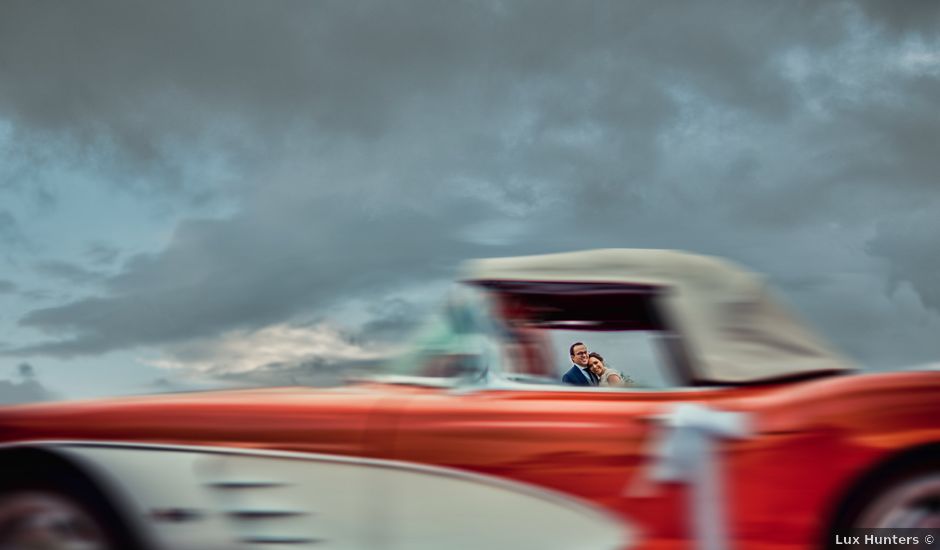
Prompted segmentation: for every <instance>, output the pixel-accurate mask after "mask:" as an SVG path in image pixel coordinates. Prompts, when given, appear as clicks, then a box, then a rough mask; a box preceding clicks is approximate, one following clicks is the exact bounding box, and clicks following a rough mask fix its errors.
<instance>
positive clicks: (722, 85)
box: [0, 1, 940, 364]
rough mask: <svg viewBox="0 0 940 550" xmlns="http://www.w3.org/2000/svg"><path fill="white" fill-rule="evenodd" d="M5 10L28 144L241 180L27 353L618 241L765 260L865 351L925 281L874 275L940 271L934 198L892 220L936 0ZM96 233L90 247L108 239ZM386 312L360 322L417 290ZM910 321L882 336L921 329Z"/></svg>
mask: <svg viewBox="0 0 940 550" xmlns="http://www.w3.org/2000/svg"><path fill="white" fill-rule="evenodd" d="M2 10H3V11H2V12H0V79H2V80H3V81H4V82H5V83H8V84H9V85H8V86H5V87H4V89H3V90H2V91H0V117H3V118H6V119H7V120H9V121H10V123H11V124H12V125H13V132H14V134H15V136H16V138H17V143H18V144H19V145H18V146H17V147H19V148H22V149H23V151H20V150H19V149H16V150H14V151H13V154H14V155H19V154H21V153H22V154H32V155H34V156H35V155H38V156H36V157H35V159H34V160H35V162H33V163H32V164H36V165H43V164H45V165H56V166H58V165H57V164H55V163H63V162H64V163H65V164H66V165H67V166H68V167H70V168H74V169H75V170H86V171H92V172H95V173H96V174H98V175H100V176H101V177H102V178H104V179H108V180H110V181H111V182H112V183H115V184H118V185H122V186H124V187H128V188H132V189H136V190H138V191H141V192H144V193H151V192H155V193H161V194H171V195H172V194H180V195H182V196H185V197H187V198H188V200H194V201H199V200H210V197H213V196H223V197H226V199H228V200H231V201H232V202H233V203H234V204H236V205H237V207H238V208H237V209H235V210H236V212H235V213H234V214H231V215H229V216H227V217H224V218H219V219H213V220H188V221H185V222H183V223H181V224H180V225H179V226H178V227H176V230H175V232H174V233H173V237H172V239H171V240H170V242H169V243H168V244H167V246H166V247H165V248H164V249H163V250H160V251H157V252H156V253H153V254H148V255H139V256H136V257H131V258H126V259H125V261H124V263H123V265H121V266H119V267H120V271H119V272H118V273H117V274H116V275H113V276H109V277H107V278H105V279H104V280H103V282H102V286H101V287H100V289H99V290H98V291H97V293H96V294H93V295H88V296H85V297H82V298H80V299H76V300H74V301H71V302H70V303H67V304H65V305H59V306H56V307H47V308H41V309H36V310H34V311H32V312H30V313H28V314H27V315H25V316H24V317H23V318H22V319H21V324H22V325H23V326H24V327H30V328H35V329H38V330H39V331H41V332H42V333H43V334H44V335H45V339H43V340H40V341H38V342H35V343H33V344H30V345H23V346H20V348H19V353H47V354H54V355H60V356H69V355H75V354H90V353H100V352H104V351H108V350H115V349H121V348H127V347H134V346H142V345H154V346H159V345H164V344H168V343H175V342H181V341H186V340H190V339H193V338H211V337H213V336H215V335H218V334H220V333H222V332H224V331H228V330H232V329H236V328H249V329H250V328H257V327H263V326H266V325H270V324H272V323H279V322H284V321H285V320H289V319H292V318H294V317H298V316H299V317H309V316H311V315H319V316H321V317H328V316H329V314H330V311H331V309H332V308H335V307H337V306H338V305H341V304H342V303H343V302H344V301H346V300H350V299H353V298H360V299H361V298H362V297H369V298H373V299H378V297H381V296H386V295H388V293H394V292H395V291H396V290H398V289H401V288H406V287H410V288H412V289H414V288H421V287H422V286H424V285H426V284H428V282H429V281H431V282H433V281H435V280H440V279H445V278H447V277H449V276H450V274H451V273H452V271H453V268H454V265H455V263H456V262H457V261H459V260H461V259H464V258H467V257H471V256H479V255H508V254H514V253H538V252H549V251H557V250H566V249H573V248H594V247H604V246H648V247H677V248H686V249H691V250H695V251H700V252H706V253H714V254H721V255H725V256H729V257H731V258H734V259H737V260H740V261H741V262H742V263H745V264H748V265H752V266H754V267H755V268H757V269H760V270H762V271H766V272H768V273H769V274H770V275H771V276H772V278H773V279H774V280H777V281H780V282H782V283H783V285H784V291H785V292H786V293H787V295H788V297H790V298H791V299H792V300H793V301H794V302H795V303H797V304H799V305H801V306H804V307H806V308H807V311H809V312H810V314H811V316H812V317H813V319H814V320H816V321H823V322H825V324H826V325H827V326H828V327H832V328H827V329H826V330H827V331H828V332H829V333H830V334H831V335H832V336H833V337H834V339H835V340H837V341H838V342H839V343H841V344H843V345H846V346H848V347H849V348H851V351H853V352H856V353H857V354H858V355H859V356H861V357H863V358H871V357H873V356H874V355H873V354H875V352H874V351H872V347H871V345H870V344H869V343H871V342H876V341H879V340H878V338H877V335H878V333H879V328H878V327H879V326H881V324H882V323H896V324H897V323H900V324H901V325H904V322H905V321H904V319H905V318H906V317H905V316H909V315H912V314H914V313H915V312H916V311H917V310H916V308H914V306H913V305H912V304H910V303H908V302H907V301H905V300H906V298H905V296H903V295H901V294H897V293H896V294H894V295H891V294H890V293H887V292H884V291H883V290H882V288H881V287H880V286H879V284H880V283H884V284H883V285H882V286H883V287H884V288H887V281H888V278H889V277H892V278H893V279H894V280H898V281H901V280H903V281H908V282H910V283H911V284H912V286H913V288H915V289H916V291H917V293H918V295H919V296H920V297H921V299H922V300H923V303H924V304H925V305H927V306H929V307H934V304H935V303H936V300H937V297H936V296H935V291H932V290H931V286H930V280H931V279H930V277H931V276H932V275H933V274H935V273H936V270H935V267H936V266H933V265H932V264H930V263H929V260H927V259H924V258H923V256H924V255H925V254H927V252H926V251H927V250H928V248H927V247H928V246H929V244H930V243H929V242H927V241H929V239H928V238H927V237H925V236H923V235H926V234H927V233H922V234H921V235H920V236H919V237H918V236H916V235H915V233H916V232H917V231H919V230H921V229H920V228H922V227H929V224H930V222H929V220H928V219H927V218H928V215H927V214H924V215H923V217H922V219H920V221H919V222H918V223H917V224H912V223H907V222H904V221H903V220H904V219H905V215H906V213H908V212H909V211H911V208H912V206H916V205H924V204H933V203H932V202H931V201H932V200H935V199H936V186H935V174H936V173H940V166H938V164H937V162H938V161H937V156H936V155H935V154H934V151H933V149H934V148H935V147H933V146H934V144H935V143H937V141H938V137H940V135H938V134H940V131H938V128H940V119H938V117H940V115H938V114H937V112H936V109H935V106H934V103H935V100H934V98H935V97H937V95H938V93H940V89H938V82H940V80H938V79H940V61H938V60H937V59H936V57H933V58H932V57H930V53H931V52H934V55H935V52H936V51H937V46H938V34H937V33H938V30H937V29H940V25H935V24H934V23H935V22H936V19H937V10H936V8H935V4H934V3H923V4H917V5H916V6H915V7H913V8H911V11H912V12H916V13H917V17H916V18H915V17H912V16H909V15H908V13H909V12H908V10H907V9H906V8H905V9H901V8H898V7H897V6H895V5H893V4H888V3H870V2H829V3H790V4H780V5H774V6H768V5H765V4H756V3H752V2H726V3H720V4H715V3H708V4H705V3H701V4H681V5H680V4H662V3H620V2H610V3H607V2H597V3H594V4H593V5H592V9H584V7H583V6H575V5H573V4H570V3H563V2H557V3H546V2H534V1H533V2H511V3H502V2H484V3H435V2H426V3H421V2H417V3H414V4H401V3H395V4H381V3H375V4H373V3H363V4H358V5H357V6H356V8H355V9H350V7H349V5H348V3H344V2H321V3H316V4H309V3H299V2H298V3H283V4H279V5H277V6H275V7H272V6H270V5H264V6H262V5H260V4H258V3H255V2H228V3H226V4H225V6H224V9H220V8H219V6H218V5H212V4H210V3H199V4H198V5H195V6H193V5H189V4H186V5H185V9H184V8H181V7H180V6H174V5H172V3H171V4H167V3H159V4H141V5H128V4H105V3H96V2H91V3H82V4H76V5H65V6H49V5H44V4H36V3H25V2H24V3H7V4H6V5H5V6H4V8H2ZM918 44H920V46H918V47H920V49H919V50H918V49H917V47H915V46H917V45H918ZM911 48H914V49H913V50H911ZM24 52H28V55H26V54H25V53H24ZM912 53H913V54H914V55H913V57H912V56H911V55H910V54H912ZM37 66H40V67H43V70H41V71H37V70H34V68H35V67H37ZM39 145H42V146H41V147H40V146H39ZM27 149H30V150H34V149H35V150H40V151H44V152H43V153H31V152H30V151H26V150H27ZM63 159H64V160H63ZM10 218H11V219H12V216H10ZM0 230H2V218H0ZM933 234H935V232H934V233H933ZM912 235H915V236H914V238H913V240H914V241H916V243H918V244H917V245H916V246H915V245H914V244H911V239H908V237H910V236H912ZM924 239H927V241H924ZM88 252H89V254H88V256H87V258H88V259H89V260H91V261H93V262H95V265H99V266H104V265H112V266H113V265H115V264H114V263H113V262H115V261H116V259H117V256H118V253H117V252H116V251H114V250H113V249H109V248H108V247H107V246H106V245H105V246H102V247H99V248H96V249H94V250H93V249H89V251H88ZM882 261H885V262H887V263H888V264H889V265H890V266H891V267H890V268H889V269H885V270H882V267H883V264H882V263H881V262H882ZM60 267H61V266H60ZM889 271H890V273H889ZM858 274H864V275H865V277H862V280H863V281H864V282H863V283H857V284H855V285H850V287H849V288H851V289H852V291H853V293H848V294H846V293H840V292H836V291H835V288H837V285H834V282H843V281H844V280H845V279H846V278H848V279H850V280H853V281H855V280H856V279H854V278H853V277H854V276H856V275H858ZM59 275H60V276H64V275H65V274H64V272H63V271H62V270H59ZM72 275H74V277H73V278H72V280H71V283H73V284H77V283H80V282H81V281H79V279H80V278H81V273H74V272H73V273H72ZM873 289H875V290H876V291H878V292H882V295H879V296H878V299H872V298H871V297H870V293H871V292H872V290H873ZM825 292H829V293H830V294H825ZM846 302H850V303H853V304H856V305H855V306H853V307H848V306H846V305H845V304H846ZM858 304H863V305H858ZM853 308H854V309H853ZM860 312H861V313H863V314H864V315H862V316H861V318H863V319H862V320H858V319H859V318H860V317H859V316H860V315H861V313H860ZM372 313H373V314H374V315H375V316H376V318H375V320H374V321H373V322H372V323H370V324H367V326H366V327H365V329H366V330H365V332H364V335H363V336H362V338H370V337H374V338H393V337H394V336H393V335H394V334H395V333H398V332H400V331H402V330H404V329H405V328H406V327H407V325H408V324H409V323H411V322H412V321H411V319H412V318H413V317H414V316H417V314H418V312H417V311H412V307H411V306H409V305H407V304H405V303H397V302H389V303H387V304H386V305H385V306H382V307H380V308H379V310H377V311H373V312H372ZM920 313H924V312H920ZM926 313H927V315H928V316H929V317H928V319H933V317H932V315H933V313H932V312H926ZM853 316H854V317H853ZM853 321H854V322H853ZM908 322H910V321H908ZM928 322H932V321H928ZM915 332H916V331H911V332H910V334H914V333H915ZM368 334H371V335H374V336H368ZM893 340H894V341H889V342H887V343H886V344H885V346H884V347H882V348H881V349H882V350H883V351H881V352H878V353H880V355H878V356H877V357H875V359H876V360H877V361H879V362H881V363H884V364H888V363H891V362H892V361H900V360H901V359H907V358H910V356H909V355H906V353H907V352H906V350H908V349H910V345H909V344H910V342H909V341H908V340H907V339H893ZM902 340H903V341H902ZM895 342H896V343H895ZM931 352H938V353H940V350H938V349H937V348H936V346H934V347H932V348H931V347H930V346H927V347H925V348H923V349H921V350H920V351H919V352H918V353H919V354H920V355H929V353H931ZM920 355H919V356H920Z"/></svg>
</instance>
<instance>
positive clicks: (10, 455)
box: [0, 442, 154, 550]
mask: <svg viewBox="0 0 940 550" xmlns="http://www.w3.org/2000/svg"><path fill="white" fill-rule="evenodd" d="M95 469H96V468H95V465H94V464H91V463H90V462H86V461H83V460H81V459H79V458H77V457H74V456H69V455H67V454H66V453H62V452H59V451H58V450H57V449H56V448H55V447H54V446H48V445H43V444H42V443H41V442H40V443H35V444H30V443H26V444H16V445H11V446H3V447H0V493H2V492H3V491H5V490H8V489H15V488H23V487H30V486H31V485H33V484H35V485H38V486H46V487H49V488H52V489H61V490H62V492H65V493H67V494H70V495H71V496H73V497H76V498H78V499H79V500H80V501H82V503H83V504H85V505H87V506H89V507H91V508H92V509H93V510H94V511H95V513H96V515H98V517H100V518H103V519H104V520H105V521H106V522H107V525H108V527H109V528H110V529H111V531H112V536H114V537H115V540H116V541H117V543H118V545H119V547H120V548H128V549H133V550H154V546H153V545H152V544H151V543H150V542H148V541H149V537H146V536H145V535H144V534H143V530H142V529H141V527H142V524H141V522H140V520H139V518H136V517H134V516H133V514H130V513H129V511H130V510H131V506H130V505H129V503H128V501H127V499H126V497H125V496H124V495H123V494H121V492H120V491H119V490H118V488H117V487H115V486H114V485H113V483H111V482H109V481H108V480H107V479H106V476H104V475H101V474H100V473H98V472H96V471H95ZM63 480H64V481H65V485H67V487H61V486H56V483H55V482H58V483H59V484H62V482H63Z"/></svg>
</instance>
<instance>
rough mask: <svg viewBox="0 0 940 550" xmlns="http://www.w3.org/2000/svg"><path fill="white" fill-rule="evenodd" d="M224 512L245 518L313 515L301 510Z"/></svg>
mask: <svg viewBox="0 0 940 550" xmlns="http://www.w3.org/2000/svg"><path fill="white" fill-rule="evenodd" d="M223 513H224V514H225V515H226V516H228V517H230V518H233V519H244V520H253V519H277V518H294V517H301V516H311V515H313V514H311V513H310V512H304V511H301V510H229V511H227V512H223Z"/></svg>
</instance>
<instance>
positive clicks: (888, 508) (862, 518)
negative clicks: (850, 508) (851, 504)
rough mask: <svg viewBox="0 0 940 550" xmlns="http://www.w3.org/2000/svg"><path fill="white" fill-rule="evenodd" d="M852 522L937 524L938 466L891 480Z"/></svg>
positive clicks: (939, 511)
mask: <svg viewBox="0 0 940 550" xmlns="http://www.w3.org/2000/svg"><path fill="white" fill-rule="evenodd" d="M855 526H856V527H861V528H914V527H919V528H930V527H940V469H935V470H932V471H924V472H920V473H918V474H916V475H911V476H905V477H904V478H903V479H899V480H895V482H894V483H892V484H891V485H890V486H888V487H885V488H884V490H882V491H881V492H879V493H878V494H877V495H875V497H874V498H873V499H872V500H871V501H870V502H869V504H868V505H867V506H865V507H864V509H863V510H861V511H860V513H859V515H858V519H857V521H856V522H855Z"/></svg>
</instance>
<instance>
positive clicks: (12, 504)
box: [0, 489, 116, 550]
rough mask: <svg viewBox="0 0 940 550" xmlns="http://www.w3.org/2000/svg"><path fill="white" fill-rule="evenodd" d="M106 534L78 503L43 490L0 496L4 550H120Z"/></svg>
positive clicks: (8, 493) (1, 533) (0, 546)
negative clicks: (117, 549)
mask: <svg viewBox="0 0 940 550" xmlns="http://www.w3.org/2000/svg"><path fill="white" fill-rule="evenodd" d="M106 532H107V531H106V530H105V527H104V526H103V525H101V524H100V523H99V522H98V521H97V520H96V519H95V517H94V515H93V514H92V513H90V512H89V510H87V509H86V508H85V507H84V506H82V505H81V504H80V503H79V502H76V501H75V500H74V499H72V498H70V497H68V496H66V495H63V494H57V493H55V492H50V491H48V490H40V489H16V490H11V491H7V492H6V493H5V494H2V495H0V548H2V549H3V550H7V549H9V550H29V549H40V548H41V549H45V550H116V549H115V548H114V546H113V544H111V542H110V541H109V540H108V536H107V535H106Z"/></svg>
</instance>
